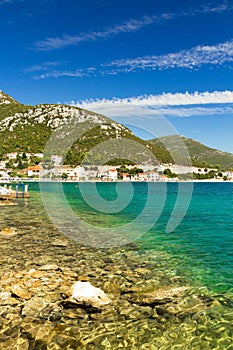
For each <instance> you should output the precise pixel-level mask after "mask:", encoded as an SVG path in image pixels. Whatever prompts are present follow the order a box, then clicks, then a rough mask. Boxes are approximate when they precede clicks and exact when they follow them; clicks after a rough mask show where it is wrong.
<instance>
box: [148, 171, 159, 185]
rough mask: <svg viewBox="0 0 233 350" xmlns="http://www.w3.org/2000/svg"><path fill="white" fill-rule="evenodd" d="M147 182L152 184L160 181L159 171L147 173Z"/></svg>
mask: <svg viewBox="0 0 233 350" xmlns="http://www.w3.org/2000/svg"><path fill="white" fill-rule="evenodd" d="M147 180H148V181H150V182H153V181H158V180H159V173H158V172H157V171H150V172H148V173H147Z"/></svg>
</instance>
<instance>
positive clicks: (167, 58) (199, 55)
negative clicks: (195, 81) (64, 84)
mask: <svg viewBox="0 0 233 350" xmlns="http://www.w3.org/2000/svg"><path fill="white" fill-rule="evenodd" d="M227 62H228V63H230V62H233V40H230V41H226V42H224V43H220V44H217V45H212V46H211V45H205V46H201V45H198V46H196V47H194V48H191V49H188V50H182V51H179V52H172V53H168V54H165V55H152V56H143V57H136V58H127V59H120V60H116V61H113V62H111V63H109V64H104V65H103V66H104V67H112V68H115V69H116V72H120V71H124V72H131V71H136V70H157V69H158V70H164V69H169V68H188V69H195V68H200V67H201V66H203V65H206V64H210V65H222V64H224V63H227Z"/></svg>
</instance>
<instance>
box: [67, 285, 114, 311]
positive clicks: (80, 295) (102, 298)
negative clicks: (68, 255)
mask: <svg viewBox="0 0 233 350" xmlns="http://www.w3.org/2000/svg"><path fill="white" fill-rule="evenodd" d="M70 295H71V297H70V301H72V302H75V303H80V304H83V305H86V306H92V307H100V306H103V305H107V304H109V303H110V302H111V300H110V299H109V298H108V296H107V295H106V294H105V293H104V291H102V289H100V288H96V287H94V286H92V284H91V283H90V282H81V281H78V282H76V283H75V284H73V286H72V287H71V290H70Z"/></svg>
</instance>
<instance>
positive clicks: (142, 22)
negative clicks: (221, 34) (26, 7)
mask: <svg viewBox="0 0 233 350" xmlns="http://www.w3.org/2000/svg"><path fill="white" fill-rule="evenodd" d="M0 1H1V0H0ZM2 1H14V0H2ZM232 10H233V6H232V5H231V4H229V3H228V2H226V1H224V2H223V3H220V4H218V5H216V6H210V5H208V4H207V5H202V7H201V8H197V9H192V10H188V11H183V12H180V13H162V14H160V15H155V14H154V15H144V16H143V17H141V18H137V19H130V20H128V21H125V22H122V23H121V24H117V25H115V26H111V27H106V28H103V29H102V30H95V31H90V32H87V33H79V34H77V35H68V34H64V35H61V36H57V37H51V38H46V39H44V40H40V41H37V42H36V43H35V46H34V48H35V50H37V51H50V50H54V49H62V48H65V47H68V46H73V45H78V44H80V43H82V42H88V41H96V40H104V39H109V38H111V37H113V36H116V35H119V34H122V33H133V32H135V31H137V30H139V29H142V28H144V27H147V26H149V25H152V24H160V23H162V22H164V21H169V20H172V19H175V18H179V17H187V16H195V15H198V14H199V15H200V14H208V13H219V14H221V13H223V12H227V11H232Z"/></svg>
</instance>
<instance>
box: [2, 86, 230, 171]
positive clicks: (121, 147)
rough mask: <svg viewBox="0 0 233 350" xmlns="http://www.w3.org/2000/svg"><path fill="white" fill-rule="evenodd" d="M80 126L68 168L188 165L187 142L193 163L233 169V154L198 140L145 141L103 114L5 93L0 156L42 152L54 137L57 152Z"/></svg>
mask: <svg viewBox="0 0 233 350" xmlns="http://www.w3.org/2000/svg"><path fill="white" fill-rule="evenodd" d="M77 128H78V129H80V130H85V132H83V133H81V135H79V137H78V139H75V141H74V142H72V143H71V145H70V146H71V147H70V149H69V151H68V152H66V153H65V160H64V163H65V164H70V165H73V166H75V165H78V164H80V163H81V162H82V161H83V159H84V158H85V159H86V161H87V162H89V163H90V164H95V163H96V164H97V163H98V162H99V163H100V164H101V163H102V162H103V161H105V163H107V161H108V160H109V164H111V165H117V164H121V163H126V164H129V162H128V163H127V160H132V162H133V163H143V162H153V164H154V165H158V164H159V163H174V160H173V158H172V156H174V159H175V160H176V163H177V164H184V159H183V158H182V156H181V155H182V148H183V146H182V142H184V143H185V145H186V147H187V150H188V152H189V155H190V158H191V161H192V164H193V165H195V166H198V167H212V166H213V167H216V166H218V167H219V168H221V169H222V170H225V169H229V168H233V154H230V153H226V152H221V151H219V150H216V149H212V148H209V147H207V146H205V145H203V144H201V143H200V142H198V141H195V140H193V139H189V138H186V137H183V136H177V135H176V136H166V137H163V138H159V139H153V140H149V141H144V140H142V139H140V138H138V137H136V136H135V135H134V134H133V133H132V132H131V131H130V130H129V129H128V128H126V127H124V126H123V125H121V124H119V123H117V122H115V121H113V120H111V119H109V118H107V117H105V116H103V115H100V114H97V113H94V112H91V111H88V110H84V109H81V108H78V107H73V106H69V105H63V104H40V105H36V106H28V105H24V104H22V103H19V102H17V101H16V100H14V99H13V98H12V97H10V96H9V95H7V94H5V93H4V92H2V91H0V133H1V139H0V156H1V155H3V154H4V153H9V152H29V153H39V152H43V151H44V148H45V146H46V144H47V141H48V140H49V139H50V138H51V135H56V139H54V144H55V146H56V148H54V152H56V151H57V152H58V151H59V149H61V147H62V145H64V144H65V142H66V141H67V140H68V143H69V142H71V141H70V140H72V137H73V136H75V130H76V129H77ZM72 134H74V135H73V136H72ZM119 139H121V142H120V143H119ZM110 140H111V144H110V143H108V142H110ZM126 140H128V141H126ZM181 141H182V142H181ZM98 145H101V146H102V150H99V149H98ZM169 148H170V149H172V152H171V154H170V152H169V151H168V149H169ZM103 149H104V150H103ZM55 154H57V153H55Z"/></svg>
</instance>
